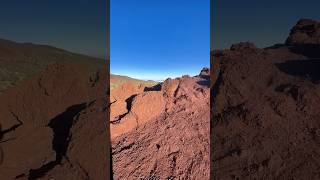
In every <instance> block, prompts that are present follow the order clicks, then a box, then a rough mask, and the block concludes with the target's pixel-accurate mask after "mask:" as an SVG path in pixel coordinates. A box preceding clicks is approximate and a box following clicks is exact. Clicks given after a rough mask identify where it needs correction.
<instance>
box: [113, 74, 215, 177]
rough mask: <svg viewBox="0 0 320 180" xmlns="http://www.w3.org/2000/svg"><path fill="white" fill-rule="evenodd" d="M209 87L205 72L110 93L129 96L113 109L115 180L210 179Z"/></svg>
mask: <svg viewBox="0 0 320 180" xmlns="http://www.w3.org/2000/svg"><path fill="white" fill-rule="evenodd" d="M209 82H210V76H209V69H204V70H203V71H202V72H201V74H200V75H199V76H196V77H189V76H183V77H182V78H177V79H167V80H166V81H164V82H163V83H161V84H160V85H156V86H154V87H142V86H139V85H133V84H130V83H129V84H124V87H126V88H124V87H119V88H117V89H114V90H113V91H114V92H111V95H115V94H125V96H122V97H124V98H121V96H120V97H119V96H114V98H115V101H114V102H113V104H112V105H111V118H110V120H111V137H112V159H113V177H114V179H210V175H209V173H210V171H209V169H210V160H209V148H210V144H209V134H210V132H209V129H210V126H209V125H210V124H209V117H210V115H209V113H210V108H209ZM133 86H136V87H135V88H129V87H133ZM125 92H126V93H125Z"/></svg>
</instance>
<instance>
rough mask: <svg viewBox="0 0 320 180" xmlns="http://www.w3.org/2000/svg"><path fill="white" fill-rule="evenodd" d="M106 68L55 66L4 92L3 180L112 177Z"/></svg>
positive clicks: (0, 120)
mask: <svg viewBox="0 0 320 180" xmlns="http://www.w3.org/2000/svg"><path fill="white" fill-rule="evenodd" d="M106 70H107V69H106V68H105V69H104V71H102V72H100V73H98V74H97V75H96V76H95V78H94V79H95V80H96V81H89V73H87V72H86V71H85V69H84V68H83V67H82V66H80V65H76V64H53V65H50V66H48V68H47V69H46V70H44V71H43V72H41V73H39V74H37V75H35V77H33V78H31V79H29V80H26V81H24V82H23V83H22V84H21V85H20V86H16V87H12V88H9V89H7V90H6V91H5V92H4V94H2V95H1V96H0V101H1V103H0V125H1V136H0V137H1V143H0V150H1V158H0V159H1V162H0V179H39V178H41V179H52V178H54V179H65V177H67V179H87V178H89V179H106V178H107V177H108V174H107V173H108V170H109V169H108V168H107V166H106V163H107V162H108V152H109V149H108V148H107V147H108V138H107V137H108V133H109V132H107V129H108V128H106V127H107V121H106V119H107V118H108V117H107V106H108V105H107V102H108V97H107V93H108V92H107V89H108V85H107V84H106V83H105V82H106V79H107V78H108V76H106V77H105V78H99V77H101V76H99V75H101V74H104V75H103V76H105V75H106V74H107V71H106ZM88 159H91V161H89V162H88ZM98 160H99V161H98ZM93 167H94V168H93ZM103 169H105V170H104V171H103ZM62 177H64V178H62Z"/></svg>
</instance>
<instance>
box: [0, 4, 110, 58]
mask: <svg viewBox="0 0 320 180" xmlns="http://www.w3.org/2000/svg"><path fill="white" fill-rule="evenodd" d="M106 12H107V1H106V0H1V3H0V24H1V28H0V38H3V39H8V40H13V41H18V42H32V43H40V44H47V45H53V46H56V47H59V48H63V49H66V50H70V51H73V52H78V53H82V54H88V55H92V56H98V57H106V54H107V40H106V38H107V13H106Z"/></svg>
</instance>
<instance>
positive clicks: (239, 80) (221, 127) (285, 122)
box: [211, 20, 320, 180]
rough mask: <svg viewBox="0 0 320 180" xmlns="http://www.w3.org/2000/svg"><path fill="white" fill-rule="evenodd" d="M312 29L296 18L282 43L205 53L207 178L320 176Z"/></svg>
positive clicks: (317, 64)
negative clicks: (208, 104) (208, 137)
mask: <svg viewBox="0 0 320 180" xmlns="http://www.w3.org/2000/svg"><path fill="white" fill-rule="evenodd" d="M319 30H320V27H319V23H318V22H315V21H311V20H301V21H299V22H298V23H297V25H296V26H295V27H294V28H293V29H292V31H291V34H290V36H289V38H288V40H287V42H286V44H283V45H275V46H273V47H270V48H265V49H259V48H256V47H255V46H254V45H253V44H251V43H239V44H235V45H233V46H232V47H231V48H230V50H223V51H214V52H212V54H211V56H212V57H211V59H212V60H213V62H212V65H213V68H212V69H213V71H212V74H211V75H212V77H213V78H212V88H211V102H212V106H211V107H212V109H211V119H212V121H211V165H212V166H211V174H212V178H213V179H223V180H227V179H319V178H320V173H319V172H320V171H319V170H320V169H319V167H320V165H319V162H320V147H319V144H320V121H319V120H320V105H319V102H320V85H319V80H320V74H319V69H320V59H319V58H320V51H319V50H320V44H319V42H320V41H319V40H320V36H319V32H320V31H319Z"/></svg>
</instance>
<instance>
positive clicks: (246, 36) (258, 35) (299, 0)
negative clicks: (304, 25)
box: [211, 0, 320, 49]
mask: <svg viewBox="0 0 320 180" xmlns="http://www.w3.org/2000/svg"><path fill="white" fill-rule="evenodd" d="M213 2H214V3H213V11H212V15H213V18H212V21H213V22H212V25H213V36H212V38H213V41H211V45H212V47H213V49H225V48H229V47H230V46H231V44H233V43H236V42H240V41H251V42H253V43H255V44H256V45H257V46H258V47H266V46H271V45H273V44H275V43H283V42H284V41H285V40H286V38H287V37H288V35H289V32H290V29H291V28H292V27H293V26H294V25H295V24H296V22H297V21H298V20H299V19H300V18H312V19H316V20H320V13H319V7H320V1H319V0H305V1H304V0H241V1H240V0H213Z"/></svg>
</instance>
